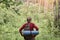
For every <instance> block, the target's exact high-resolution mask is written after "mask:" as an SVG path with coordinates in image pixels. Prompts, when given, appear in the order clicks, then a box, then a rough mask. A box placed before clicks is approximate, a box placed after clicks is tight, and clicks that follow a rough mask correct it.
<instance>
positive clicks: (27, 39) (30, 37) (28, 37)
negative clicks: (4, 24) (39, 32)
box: [24, 36, 35, 40]
mask: <svg viewBox="0 0 60 40" xmlns="http://www.w3.org/2000/svg"><path fill="white" fill-rule="evenodd" d="M24 40H35V38H34V37H32V36H24Z"/></svg>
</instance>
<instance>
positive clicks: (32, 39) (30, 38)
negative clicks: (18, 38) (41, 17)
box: [19, 17, 38, 40]
mask: <svg viewBox="0 0 60 40" xmlns="http://www.w3.org/2000/svg"><path fill="white" fill-rule="evenodd" d="M31 20H32V19H31V17H28V18H27V23H25V24H24V25H23V26H22V27H21V28H20V29H19V32H20V34H21V35H22V30H23V29H24V30H30V31H33V30H34V28H35V29H36V30H37V31H38V27H37V26H35V24H34V23H31ZM22 36H23V35H22ZM35 36H36V35H29V36H23V37H24V39H25V40H35Z"/></svg>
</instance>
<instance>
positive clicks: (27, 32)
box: [22, 31, 39, 35]
mask: <svg viewBox="0 0 60 40" xmlns="http://www.w3.org/2000/svg"><path fill="white" fill-rule="evenodd" d="M22 34H23V35H37V34H39V32H38V31H23V32H22Z"/></svg>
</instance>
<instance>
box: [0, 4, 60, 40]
mask: <svg viewBox="0 0 60 40" xmlns="http://www.w3.org/2000/svg"><path fill="white" fill-rule="evenodd" d="M14 8H15V7H14ZM17 8H18V12H15V10H14V9H13V8H12V7H11V8H8V9H7V8H6V7H5V4H3V3H1V4H0V40H23V37H22V36H21V35H20V33H19V28H20V27H21V26H22V25H23V24H24V23H25V22H26V18H27V17H28V16H31V17H32V22H33V23H35V24H36V25H37V26H38V28H39V35H38V36H37V37H36V40H60V37H59V36H57V37H55V35H54V32H55V31H58V29H57V28H55V27H54V25H53V22H54V14H52V12H51V11H48V12H46V13H44V12H43V7H41V9H39V7H38V6H37V5H34V6H32V5H29V6H26V5H25V4H23V5H18V6H17Z"/></svg>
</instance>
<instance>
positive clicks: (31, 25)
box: [19, 23, 38, 32]
mask: <svg viewBox="0 0 60 40" xmlns="http://www.w3.org/2000/svg"><path fill="white" fill-rule="evenodd" d="M26 24H28V23H25V24H24V25H23V26H22V27H21V28H20V29H19V32H21V31H22V30H23V29H24V27H25V25H26ZM33 28H35V29H36V30H38V27H37V26H35V24H34V23H30V30H31V31H32V30H33Z"/></svg>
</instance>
